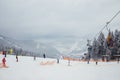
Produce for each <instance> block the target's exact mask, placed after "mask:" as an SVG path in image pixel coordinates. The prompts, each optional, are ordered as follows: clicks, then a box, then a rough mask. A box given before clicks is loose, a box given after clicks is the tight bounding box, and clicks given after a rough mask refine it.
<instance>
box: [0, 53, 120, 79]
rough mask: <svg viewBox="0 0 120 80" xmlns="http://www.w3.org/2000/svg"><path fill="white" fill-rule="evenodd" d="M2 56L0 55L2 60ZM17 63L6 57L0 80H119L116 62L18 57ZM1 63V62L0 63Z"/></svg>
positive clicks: (118, 68) (11, 57)
mask: <svg viewBox="0 0 120 80" xmlns="http://www.w3.org/2000/svg"><path fill="white" fill-rule="evenodd" d="M2 58H3V55H0V60H2ZM18 58H19V62H16V58H15V56H13V55H7V58H6V60H7V63H6V64H7V66H9V68H0V80H120V64H118V63H117V62H108V63H103V62H99V63H98V65H95V63H93V62H90V64H87V63H86V62H76V61H71V66H68V61H65V60H60V63H59V64H57V63H56V59H49V58H46V59H43V58H36V60H35V61H34V60H33V57H23V56H18ZM0 63H1V62H0Z"/></svg>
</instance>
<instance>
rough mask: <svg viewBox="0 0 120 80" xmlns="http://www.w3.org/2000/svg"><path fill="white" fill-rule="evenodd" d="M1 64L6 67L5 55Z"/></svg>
mask: <svg viewBox="0 0 120 80" xmlns="http://www.w3.org/2000/svg"><path fill="white" fill-rule="evenodd" d="M2 64H3V67H6V59H5V57H4V58H3V59H2Z"/></svg>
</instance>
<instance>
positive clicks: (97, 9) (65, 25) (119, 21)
mask: <svg viewBox="0 0 120 80" xmlns="http://www.w3.org/2000/svg"><path fill="white" fill-rule="evenodd" d="M119 10H120V0H0V34H2V35H5V36H9V37H12V38H15V39H38V38H41V37H42V38H44V37H45V38H53V39H54V38H63V37H73V38H74V37H81V36H85V35H88V34H93V35H94V34H96V33H98V32H99V31H100V29H101V28H102V27H103V26H104V25H105V23H106V22H107V21H109V20H110V19H111V18H112V17H113V16H114V15H115V14H116V13H117V12H118V11H119ZM109 27H110V28H111V29H116V28H120V14H119V15H118V16H117V17H116V18H115V19H114V20H113V22H112V23H111V24H110V25H109Z"/></svg>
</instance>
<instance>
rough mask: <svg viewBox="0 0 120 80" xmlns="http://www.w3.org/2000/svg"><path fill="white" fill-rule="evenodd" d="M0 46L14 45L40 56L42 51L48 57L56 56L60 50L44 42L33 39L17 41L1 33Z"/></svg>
mask: <svg viewBox="0 0 120 80" xmlns="http://www.w3.org/2000/svg"><path fill="white" fill-rule="evenodd" d="M0 46H1V47H14V48H17V49H18V48H19V49H22V50H25V51H28V52H30V53H27V54H31V53H32V55H36V56H40V57H42V55H43V53H45V54H46V56H47V57H50V58H57V57H59V56H60V52H59V51H57V50H56V49H55V48H53V47H52V46H50V45H47V44H44V43H38V42H35V41H34V40H21V41H17V40H14V39H12V38H8V37H5V36H3V35H0Z"/></svg>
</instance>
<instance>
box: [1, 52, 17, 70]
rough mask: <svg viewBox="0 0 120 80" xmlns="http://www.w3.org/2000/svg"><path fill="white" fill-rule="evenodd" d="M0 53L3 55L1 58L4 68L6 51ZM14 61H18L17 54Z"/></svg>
mask: <svg viewBox="0 0 120 80" xmlns="http://www.w3.org/2000/svg"><path fill="white" fill-rule="evenodd" d="M2 55H3V58H2V67H4V68H6V67H7V65H6V57H7V53H6V51H2ZM16 62H18V55H17V54H16Z"/></svg>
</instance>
